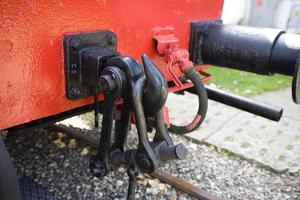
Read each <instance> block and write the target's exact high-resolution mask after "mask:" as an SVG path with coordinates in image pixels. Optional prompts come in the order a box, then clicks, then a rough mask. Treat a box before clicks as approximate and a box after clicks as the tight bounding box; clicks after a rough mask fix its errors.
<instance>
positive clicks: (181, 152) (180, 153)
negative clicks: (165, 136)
mask: <svg viewBox="0 0 300 200" xmlns="http://www.w3.org/2000/svg"><path fill="white" fill-rule="evenodd" d="M175 155H176V157H177V158H178V159H180V160H183V159H185V158H186V156H187V149H186V148H185V146H184V145H183V144H181V143H179V144H178V145H176V146H175Z"/></svg>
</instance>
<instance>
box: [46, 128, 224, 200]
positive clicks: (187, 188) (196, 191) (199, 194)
mask: <svg viewBox="0 0 300 200" xmlns="http://www.w3.org/2000/svg"><path fill="white" fill-rule="evenodd" d="M49 128H50V129H53V130H57V131H60V132H64V133H65V134H67V135H69V136H70V137H73V138H75V139H78V140H81V141H82V142H84V143H86V144H88V145H89V146H90V147H92V148H94V149H97V148H98V141H97V140H96V139H93V138H92V137H90V136H88V135H86V134H83V133H82V132H81V131H79V130H76V129H74V128H72V127H68V126H66V125H63V124H59V125H51V126H50V127H49ZM150 175H151V176H152V177H154V178H157V179H159V180H160V181H162V182H165V183H167V184H169V185H171V186H173V187H175V188H177V189H179V190H181V191H183V192H185V193H187V194H189V195H192V196H194V197H196V198H198V199H200V200H220V199H219V198H217V197H215V196H213V195H211V194H209V193H207V192H205V191H203V190H202V189H200V188H198V187H196V186H194V185H192V184H190V183H188V182H186V181H184V180H182V179H179V178H177V177H175V176H172V175H170V174H168V173H166V172H164V171H161V170H156V171H155V172H153V173H152V174H150Z"/></svg>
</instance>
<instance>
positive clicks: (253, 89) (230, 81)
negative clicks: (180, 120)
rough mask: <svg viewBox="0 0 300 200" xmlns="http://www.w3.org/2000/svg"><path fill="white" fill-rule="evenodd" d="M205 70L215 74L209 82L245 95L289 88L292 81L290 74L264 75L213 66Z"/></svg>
mask: <svg viewBox="0 0 300 200" xmlns="http://www.w3.org/2000/svg"><path fill="white" fill-rule="evenodd" d="M205 71H207V72H208V73H210V74H212V75H213V80H212V81H210V82H209V84H214V85H216V86H217V87H218V88H220V89H223V90H226V91H228V92H233V93H236V94H240V95H243V96H253V95H258V94H262V93H265V92H270V91H275V90H280V89H283V88H288V87H289V86H290V85H291V82H292V79H291V78H290V77H288V76H283V75H274V76H263V75H257V74H253V73H248V72H242V71H237V70H232V69H226V68H220V67H211V68H209V69H207V70H205Z"/></svg>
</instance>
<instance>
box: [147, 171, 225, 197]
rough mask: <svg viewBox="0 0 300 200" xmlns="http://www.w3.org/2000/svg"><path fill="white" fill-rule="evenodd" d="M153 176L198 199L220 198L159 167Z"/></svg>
mask: <svg viewBox="0 0 300 200" xmlns="http://www.w3.org/2000/svg"><path fill="white" fill-rule="evenodd" d="M151 176H153V177H155V178H157V179H159V180H160V181H162V182H165V183H167V184H169V185H172V186H173V187H175V188H177V189H179V190H181V191H183V192H185V193H187V194H189V195H192V196H194V197H196V198H197V199H201V200H212V199H213V200H218V199H219V198H217V197H215V196H213V195H211V194H209V193H207V192H205V191H204V190H201V189H200V188H198V187H196V186H194V185H192V184H190V183H188V182H186V181H184V180H182V179H179V178H177V177H175V176H172V175H170V174H168V173H166V172H164V171H162V170H160V169H157V170H156V171H155V172H154V173H152V174H151Z"/></svg>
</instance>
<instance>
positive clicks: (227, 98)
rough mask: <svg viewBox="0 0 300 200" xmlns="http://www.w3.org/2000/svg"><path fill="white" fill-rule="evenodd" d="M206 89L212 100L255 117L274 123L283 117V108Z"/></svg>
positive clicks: (213, 89) (207, 87)
mask: <svg viewBox="0 0 300 200" xmlns="http://www.w3.org/2000/svg"><path fill="white" fill-rule="evenodd" d="M205 88H206V91H207V96H208V98H209V99H211V100H214V101H217V102H220V103H223V104H226V105H229V106H232V107H235V108H238V109H240V110H244V111H247V112H250V113H253V114H255V115H259V116H261V117H264V118H267V119H270V120H273V121H279V120H280V118H281V116H282V112H283V109H282V108H279V107H276V106H273V105H268V104H265V103H262V102H259V101H256V100H253V99H249V98H246V97H242V96H239V95H235V94H232V93H228V92H224V91H222V90H219V89H216V88H212V87H209V86H205Z"/></svg>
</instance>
